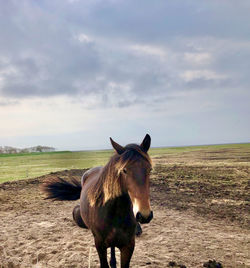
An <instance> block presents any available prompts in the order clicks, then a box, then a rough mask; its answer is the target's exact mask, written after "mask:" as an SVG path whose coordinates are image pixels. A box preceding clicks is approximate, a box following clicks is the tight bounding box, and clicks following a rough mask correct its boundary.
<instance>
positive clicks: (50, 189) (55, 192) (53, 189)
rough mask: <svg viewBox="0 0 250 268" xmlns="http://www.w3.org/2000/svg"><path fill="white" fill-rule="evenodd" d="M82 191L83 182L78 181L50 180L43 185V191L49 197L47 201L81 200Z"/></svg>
mask: <svg viewBox="0 0 250 268" xmlns="http://www.w3.org/2000/svg"><path fill="white" fill-rule="evenodd" d="M81 190H82V186H81V182H80V181H78V180H76V179H72V180H71V181H66V180H64V179H62V178H56V179H49V180H47V181H45V183H43V185H42V191H43V192H44V193H46V195H47V197H46V199H53V200H61V201H62V200H77V199H79V198H80V194H81Z"/></svg>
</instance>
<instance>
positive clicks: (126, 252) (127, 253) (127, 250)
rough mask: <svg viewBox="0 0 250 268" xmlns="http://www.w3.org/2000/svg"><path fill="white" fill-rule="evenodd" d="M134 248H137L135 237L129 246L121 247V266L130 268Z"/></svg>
mask: <svg viewBox="0 0 250 268" xmlns="http://www.w3.org/2000/svg"><path fill="white" fill-rule="evenodd" d="M134 248H135V239H134V238H133V239H132V240H131V242H130V243H129V244H128V245H127V246H125V247H123V248H121V249H120V250H121V268H129V263H130V260H131V257H132V255H133V252H134Z"/></svg>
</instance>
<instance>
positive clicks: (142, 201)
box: [110, 134, 153, 223]
mask: <svg viewBox="0 0 250 268" xmlns="http://www.w3.org/2000/svg"><path fill="white" fill-rule="evenodd" d="M110 140H111V143H112V146H113V148H114V149H115V150H116V152H117V154H118V155H120V158H119V161H118V163H119V172H120V174H121V176H122V182H123V187H124V189H126V190H127V192H128V194H129V196H130V198H131V201H132V203H133V210H134V214H135V216H136V220H137V221H138V222H140V223H149V222H150V221H151V220H152V218H153V212H152V210H151V208H150V200H149V175H150V171H151V169H152V168H151V160H150V157H149V155H148V154H147V152H148V149H149V147H150V143H151V138H150V136H149V135H148V134H147V135H146V136H145V138H144V140H143V141H142V143H141V145H136V144H129V145H127V146H125V147H123V146H121V145H119V144H118V143H116V142H114V141H113V140H112V139H111V138H110Z"/></svg>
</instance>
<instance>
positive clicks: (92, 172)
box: [81, 166, 103, 185]
mask: <svg viewBox="0 0 250 268" xmlns="http://www.w3.org/2000/svg"><path fill="white" fill-rule="evenodd" d="M102 168H103V167H102V166H99V167H93V168H91V169H89V170H87V171H86V172H84V174H83V175H82V179H81V184H82V185H83V184H84V183H85V182H86V181H87V180H88V179H89V178H90V177H93V176H95V175H97V174H99V173H100V172H101V170H102Z"/></svg>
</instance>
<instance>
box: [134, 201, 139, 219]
mask: <svg viewBox="0 0 250 268" xmlns="http://www.w3.org/2000/svg"><path fill="white" fill-rule="evenodd" d="M133 211H134V215H135V216H136V214H137V212H138V211H139V204H138V202H137V199H136V198H135V199H134V202H133Z"/></svg>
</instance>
